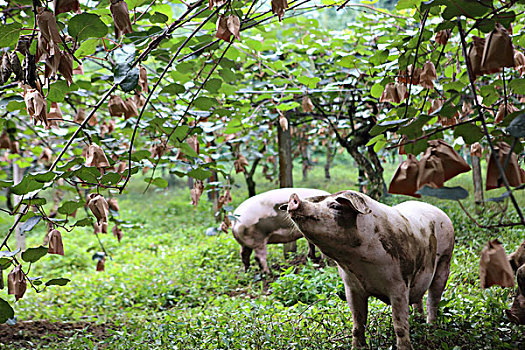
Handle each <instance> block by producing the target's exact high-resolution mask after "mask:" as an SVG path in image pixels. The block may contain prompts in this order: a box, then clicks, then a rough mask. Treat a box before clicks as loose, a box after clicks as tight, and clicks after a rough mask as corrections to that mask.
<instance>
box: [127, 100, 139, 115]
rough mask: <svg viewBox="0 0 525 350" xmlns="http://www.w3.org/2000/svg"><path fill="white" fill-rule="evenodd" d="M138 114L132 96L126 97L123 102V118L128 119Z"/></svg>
mask: <svg viewBox="0 0 525 350" xmlns="http://www.w3.org/2000/svg"><path fill="white" fill-rule="evenodd" d="M138 115H139V110H138V109H137V105H136V104H135V101H134V100H133V98H131V97H130V98H127V99H126V101H125V102H124V119H126V120H128V119H129V118H132V117H137V116H138Z"/></svg>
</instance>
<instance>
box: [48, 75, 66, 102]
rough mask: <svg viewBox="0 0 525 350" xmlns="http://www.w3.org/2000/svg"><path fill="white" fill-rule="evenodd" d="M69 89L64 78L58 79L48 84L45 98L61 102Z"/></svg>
mask: <svg viewBox="0 0 525 350" xmlns="http://www.w3.org/2000/svg"><path fill="white" fill-rule="evenodd" d="M69 91H70V87H69V85H68V84H67V82H66V81H65V80H59V81H57V82H55V83H53V84H51V85H50V86H49V90H48V94H47V99H48V100H49V101H53V102H62V101H64V97H65V96H66V94H67V93H68V92H69Z"/></svg>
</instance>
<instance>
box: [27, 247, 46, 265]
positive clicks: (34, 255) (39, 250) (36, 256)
mask: <svg viewBox="0 0 525 350" xmlns="http://www.w3.org/2000/svg"><path fill="white" fill-rule="evenodd" d="M46 254H47V247H44V246H43V245H41V246H40V247H36V248H28V249H27V250H26V251H25V252H23V253H22V260H24V261H25V262H30V263H34V262H36V261H38V260H40V258H42V257H44V256H45V255H46Z"/></svg>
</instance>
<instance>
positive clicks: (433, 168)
mask: <svg viewBox="0 0 525 350" xmlns="http://www.w3.org/2000/svg"><path fill="white" fill-rule="evenodd" d="M429 150H430V152H429ZM444 174H445V170H444V167H443V162H442V161H441V159H439V157H437V156H436V155H435V153H434V151H432V150H431V148H429V149H427V152H425V154H424V155H423V156H422V157H421V161H420V162H419V172H418V177H417V188H418V189H420V188H422V187H423V186H425V185H427V186H430V187H433V188H440V187H443V183H444V182H445V176H444Z"/></svg>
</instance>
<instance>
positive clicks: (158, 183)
mask: <svg viewBox="0 0 525 350" xmlns="http://www.w3.org/2000/svg"><path fill="white" fill-rule="evenodd" d="M144 181H145V182H147V183H150V182H151V183H152V184H153V185H155V186H157V187H161V188H166V187H168V181H166V180H164V179H163V178H162V177H156V178H154V179H152V178H151V177H150V178H147V179H144Z"/></svg>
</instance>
